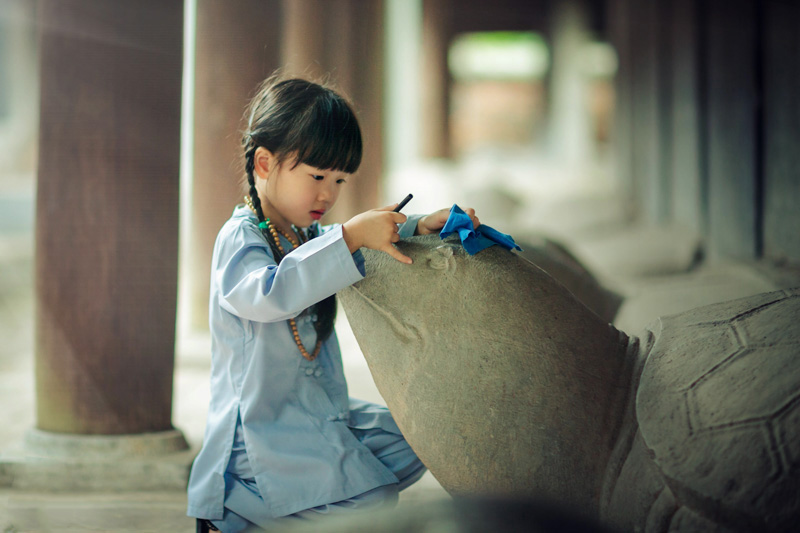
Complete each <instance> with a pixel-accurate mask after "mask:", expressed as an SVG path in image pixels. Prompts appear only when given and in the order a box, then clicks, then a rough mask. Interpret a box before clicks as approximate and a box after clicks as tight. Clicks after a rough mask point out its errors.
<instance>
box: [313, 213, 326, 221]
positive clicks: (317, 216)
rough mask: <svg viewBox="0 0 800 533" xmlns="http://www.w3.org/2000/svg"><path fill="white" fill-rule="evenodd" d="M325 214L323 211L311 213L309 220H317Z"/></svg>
mask: <svg viewBox="0 0 800 533" xmlns="http://www.w3.org/2000/svg"><path fill="white" fill-rule="evenodd" d="M324 214H325V211H311V218H313V219H314V220H319V219H321V218H322V215H324Z"/></svg>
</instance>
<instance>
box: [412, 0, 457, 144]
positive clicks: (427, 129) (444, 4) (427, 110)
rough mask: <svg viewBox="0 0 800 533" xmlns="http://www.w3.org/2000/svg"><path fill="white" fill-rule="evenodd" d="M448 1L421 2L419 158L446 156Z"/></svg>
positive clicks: (448, 88) (451, 16)
mask: <svg viewBox="0 0 800 533" xmlns="http://www.w3.org/2000/svg"><path fill="white" fill-rule="evenodd" d="M452 20H453V4H452V0H423V1H422V72H421V73H420V83H419V87H420V91H422V97H421V99H420V111H421V113H422V121H421V126H422V128H421V129H422V131H421V137H422V140H421V143H420V149H421V150H420V151H421V153H422V156H423V157H449V156H450V121H449V115H450V85H451V83H450V70H449V68H448V66H447V50H448V47H449V46H450V41H451V40H452V37H453V34H452V24H451V22H452Z"/></svg>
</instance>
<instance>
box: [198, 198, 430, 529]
mask: <svg viewBox="0 0 800 533" xmlns="http://www.w3.org/2000/svg"><path fill="white" fill-rule="evenodd" d="M418 219H419V218H418V217H409V219H408V221H407V222H406V223H405V224H404V225H402V226H401V227H400V235H401V237H403V236H410V235H413V233H414V229H415V227H416V224H417V221H418ZM312 229H313V230H316V232H320V233H321V235H319V236H318V237H316V238H314V239H311V240H310V241H309V242H307V243H305V244H303V245H301V246H300V247H298V248H297V249H295V250H293V251H291V252H290V253H288V254H286V256H285V257H284V258H283V260H282V261H281V263H280V264H279V265H277V264H276V262H275V260H274V258H273V256H272V251H271V250H270V247H269V245H268V244H267V242H266V240H265V239H264V236H263V235H262V233H261V231H260V230H259V228H258V219H257V218H256V216H255V215H254V214H253V213H252V211H250V210H249V209H248V208H247V207H246V206H243V205H242V206H238V207H237V208H236V209H235V210H234V212H233V215H232V216H231V218H230V219H229V220H228V221H227V222H226V223H225V225H224V226H223V227H222V229H221V230H220V232H219V235H218V237H217V241H216V244H215V246H214V254H213V259H212V270H211V294H210V309H209V320H210V328H211V339H212V345H211V349H212V363H211V403H210V405H209V411H208V419H207V423H206V430H205V438H204V441H203V447H202V449H201V450H200V453H199V454H198V456H197V458H196V459H195V462H194V464H193V466H192V471H191V475H190V478H189V487H188V499H189V505H188V514H189V516H194V517H198V518H206V519H211V520H212V521H213V522H214V523H215V524H216V525H218V526H222V527H221V529H222V530H223V531H226V530H229V531H238V530H241V529H244V527H245V526H249V525H252V524H257V525H259V526H261V527H267V526H269V525H271V524H273V523H274V520H275V519H276V518H278V517H287V516H289V515H292V516H293V517H308V515H309V513H312V514H315V513H316V514H319V513H328V512H338V511H339V510H340V509H347V508H357V507H359V502H372V501H382V500H386V499H390V500H391V499H392V498H394V499H395V500H396V494H397V490H400V489H402V488H405V487H406V486H408V485H410V484H411V483H413V482H414V481H416V480H418V479H419V478H420V477H421V476H422V474H423V473H424V471H425V468H424V466H423V465H422V463H421V462H420V461H419V459H418V458H417V457H416V455H415V454H414V453H413V451H412V450H411V449H410V447H409V446H408V444H407V443H406V441H405V439H404V438H403V437H402V435H401V433H400V430H399V429H398V428H397V425H396V424H395V422H394V420H393V419H392V417H391V415H390V414H389V411H388V410H387V409H386V408H385V407H381V406H378V405H374V404H370V403H366V402H360V401H357V400H353V399H350V398H349V397H348V393H347V383H346V382H345V378H344V373H343V369H342V358H341V354H340V352H339V343H338V340H337V338H336V333H335V332H334V333H333V334H332V335H331V336H330V338H328V340H327V341H325V342H324V343H323V345H322V347H321V350H320V352H319V356H318V357H317V358H316V359H315V360H314V361H308V360H306V359H305V358H303V356H302V355H301V354H300V351H299V350H298V347H297V344H296V343H295V340H294V338H293V336H292V331H291V330H290V328H289V327H288V325H287V320H288V319H290V318H296V322H297V329H298V332H299V334H300V338H301V340H302V342H303V344H304V346H306V347H307V348H308V349H309V350H311V349H312V348H313V346H314V345H315V343H316V340H317V335H316V331H315V329H314V325H313V319H314V318H315V317H312V316H308V314H307V313H306V314H304V315H303V316H298V315H300V313H301V312H302V311H303V310H304V309H306V308H308V307H310V306H311V305H312V304H314V303H316V302H318V301H320V300H322V299H324V298H326V297H328V296H330V295H331V294H334V293H336V292H337V291H339V290H341V289H343V288H344V287H347V286H349V285H351V284H352V283H354V282H356V281H358V280H360V279H362V278H363V277H364V275H365V271H364V259H363V257H362V256H361V253H360V252H359V251H356V252H355V253H354V254H351V253H350V251H349V250H348V247H347V244H346V243H345V242H344V238H343V236H342V227H341V226H340V225H333V226H327V227H323V228H320V227H319V226H318V225H317V224H315V225H314V227H313V228H312ZM281 238H282V237H281ZM282 246H283V248H284V250H291V244H290V243H289V242H288V241H286V240H284V241H283V242H282Z"/></svg>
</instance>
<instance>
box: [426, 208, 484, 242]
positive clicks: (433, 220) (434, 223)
mask: <svg viewBox="0 0 800 533" xmlns="http://www.w3.org/2000/svg"><path fill="white" fill-rule="evenodd" d="M464 212H465V213H466V214H467V215H469V218H470V219H471V220H472V225H473V226H475V228H477V227H478V226H480V225H481V222H480V220H478V217H476V216H475V210H474V209H472V208H471V207H468V208H466V209H464ZM449 216H450V208H449V207H448V208H445V209H439V210H438V211H434V212H433V213H431V214H430V215H426V216H424V217H422V218H421V219H419V222H417V235H428V234H429V233H435V232H437V231H439V230H441V229H442V228H443V227H444V224H445V222H447V219H448V217H449Z"/></svg>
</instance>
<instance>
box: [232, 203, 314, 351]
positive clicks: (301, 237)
mask: <svg viewBox="0 0 800 533" xmlns="http://www.w3.org/2000/svg"><path fill="white" fill-rule="evenodd" d="M244 201H245V203H246V204H247V207H249V208H250V210H251V211H253V213H256V216H258V213H257V212H256V208H255V206H254V205H253V200H252V199H251V198H250V196H245V197H244ZM258 227H259V228H262V229H266V230H267V231H268V232H269V234H270V235H271V236H272V240H273V242H274V243H275V246H277V247H278V250H279V251H280V252H281V255H282V256H283V255H286V252H284V250H283V246H282V245H281V239H280V237H278V233H280V234H281V235H283V236H284V237H286V240H287V241H289V242H290V243H291V245H292V249H293V250H294V249H295V248H297V247H298V246H300V245H301V244H303V243H305V242H308V237H307V236H306V235H305V234H304V233H303V232H302V231H297V229H295V231H296V232H297V240H295V239H294V238H293V237H292V236H291V235H287V234H286V233H284V232H283V231H282V230H280V229H278V228H276V227H275V225H274V224H271V223H270V220H269V219H268V218H267V219H265V220H264V221H263V222H259V224H258ZM293 228H294V226H293ZM298 241H299V242H298ZM289 329H290V330H292V337H294V342H295V344H297V348H298V349H299V350H300V354H301V355H302V356H303V357H304V358H306V359H307V360H309V361H313V360H314V359H316V358H317V356H318V355H319V351H320V349H321V348H322V341H321V340H319V339H317V344H316V346H314V352H313V353H308V350H306V347H305V346H303V341H302V340H301V339H300V333H299V332H298V331H297V322H295V320H294V318H290V319H289Z"/></svg>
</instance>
